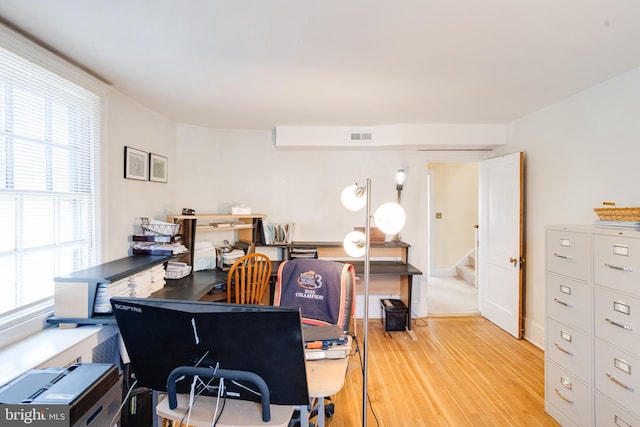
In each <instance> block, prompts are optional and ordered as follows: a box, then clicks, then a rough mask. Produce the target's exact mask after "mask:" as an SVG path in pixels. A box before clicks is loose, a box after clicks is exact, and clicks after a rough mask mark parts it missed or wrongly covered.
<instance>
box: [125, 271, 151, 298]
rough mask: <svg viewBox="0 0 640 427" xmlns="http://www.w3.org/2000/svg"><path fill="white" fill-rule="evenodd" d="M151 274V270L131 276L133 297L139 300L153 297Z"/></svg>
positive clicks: (130, 284) (130, 282)
mask: <svg viewBox="0 0 640 427" xmlns="http://www.w3.org/2000/svg"><path fill="white" fill-rule="evenodd" d="M150 285H151V272H150V270H146V271H143V272H141V273H138V274H135V275H133V276H129V288H130V290H131V296H132V297H137V298H147V297H149V296H150V295H151V288H150Z"/></svg>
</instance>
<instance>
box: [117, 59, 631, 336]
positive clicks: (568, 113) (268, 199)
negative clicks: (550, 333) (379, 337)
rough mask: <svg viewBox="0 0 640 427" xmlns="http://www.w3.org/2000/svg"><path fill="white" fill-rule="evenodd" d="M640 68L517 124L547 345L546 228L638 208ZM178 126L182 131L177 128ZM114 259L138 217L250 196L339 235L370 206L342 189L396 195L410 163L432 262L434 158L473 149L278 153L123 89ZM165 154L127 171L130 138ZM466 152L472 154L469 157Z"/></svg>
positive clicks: (249, 136)
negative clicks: (347, 202)
mask: <svg viewBox="0 0 640 427" xmlns="http://www.w3.org/2000/svg"><path fill="white" fill-rule="evenodd" d="M638 111H640V70H634V71H632V72H629V73H626V74H624V75H621V76H618V77H616V78H614V79H612V80H610V81H607V82H605V83H603V84H601V85H599V86H596V87H594V88H592V89H590V90H588V91H585V92H582V93H580V94H577V95H575V96H573V97H572V98H569V99H567V100H565V101H563V102H561V103H558V104H556V105H552V106H550V107H548V108H545V109H543V110H540V111H538V112H536V113H535V114H531V115H529V116H527V117H524V118H522V119H520V120H518V121H516V122H515V123H513V124H511V125H510V130H509V142H508V145H507V147H505V148H503V149H500V150H498V151H496V153H494V154H497V155H499V154H505V153H510V152H515V151H524V152H525V168H526V174H525V180H526V198H527V200H526V213H527V214H526V232H527V245H526V260H527V271H526V281H527V290H526V303H527V305H526V313H525V315H526V319H525V326H526V334H525V335H526V337H527V339H529V340H530V341H532V342H534V343H535V344H538V345H540V346H543V345H544V343H543V338H542V337H543V328H544V316H545V301H544V299H545V291H544V226H545V225H546V224H550V223H591V222H593V221H594V220H595V219H596V216H595V214H594V213H593V211H592V208H593V207H597V206H599V205H600V203H601V202H602V201H604V200H613V201H615V202H617V203H618V205H619V206H640V191H639V190H638V189H637V188H636V184H637V183H638V182H639V181H640V167H638V159H639V158H640V143H638V141H639V140H640V120H638V117H637V116H638ZM176 128H177V130H176ZM107 130H108V136H107V141H108V156H107V159H108V160H107V161H108V164H107V165H105V166H106V167H107V168H108V170H109V176H108V180H107V182H108V188H107V191H108V195H107V198H106V199H107V204H108V218H107V222H106V223H107V224H108V232H107V234H106V236H105V238H108V239H109V245H108V258H109V259H115V258H119V257H122V256H125V255H126V254H127V250H128V242H127V240H126V239H127V236H128V235H129V234H131V233H132V232H134V231H135V224H136V223H137V222H136V221H137V218H139V217H140V216H143V215H146V216H149V217H156V218H163V217H164V215H166V214H168V213H175V212H177V211H178V209H180V208H182V207H193V208H195V209H196V210H198V211H201V212H204V211H209V210H211V211H218V212H223V211H225V210H227V209H228V208H229V206H230V205H232V204H233V203H245V204H247V205H249V206H250V207H251V208H252V209H253V211H254V212H259V213H265V214H267V215H268V220H270V221H272V222H285V221H286V222H288V221H294V222H295V223H296V231H295V239H298V240H316V239H317V240H341V239H342V237H343V236H344V234H345V233H346V232H347V231H348V230H350V229H351V228H352V227H353V226H360V225H362V224H363V222H364V217H363V214H361V213H351V212H348V211H346V210H345V209H344V208H343V207H342V206H341V204H340V201H339V196H338V195H339V193H340V191H341V190H342V188H343V187H344V186H346V185H347V184H350V183H353V182H354V181H358V182H359V183H363V182H364V179H365V178H367V177H370V178H372V180H373V181H372V187H373V205H374V206H377V205H379V204H381V203H383V202H385V201H388V200H394V199H395V187H394V185H393V174H394V172H395V170H396V169H397V168H400V167H403V168H405V169H407V170H408V180H407V185H406V187H405V188H406V190H405V191H404V193H403V205H404V207H405V209H406V210H407V215H408V222H407V226H406V227H405V229H404V230H403V232H402V237H403V240H405V241H407V242H409V243H410V244H411V245H412V249H411V260H410V261H411V263H412V264H414V265H415V266H416V267H418V268H420V269H421V270H423V271H424V272H426V271H427V250H428V249H427V243H426V234H427V231H426V221H425V220H424V218H426V182H427V179H426V173H427V171H426V169H427V166H426V165H427V162H428V161H456V160H457V161H473V160H477V159H474V158H473V157H474V156H473V155H469V154H447V155H442V154H437V153H427V152H415V151H342V150H339V151H332V150H319V151H313V150H307V151H288V150H287V151H278V150H276V149H275V147H274V145H273V142H272V134H271V132H270V131H249V130H221V129H203V128H199V127H195V126H189V125H177V127H176V126H175V125H174V124H173V123H172V122H170V121H168V120H166V119H164V118H162V117H160V116H158V115H157V114H155V113H154V112H152V111H149V110H147V109H145V108H144V107H141V106H140V105H138V104H137V103H136V102H135V101H132V100H131V99H129V98H127V97H126V96H124V95H121V94H119V93H117V92H116V93H113V94H112V95H111V96H110V98H109V118H108V126H107ZM125 145H131V146H133V147H135V148H139V149H142V150H145V151H153V152H156V153H158V154H162V155H167V157H168V158H169V183H168V184H157V183H150V182H147V183H144V182H137V181H132V180H125V179H124V178H122V174H123V172H122V171H123V166H122V160H123V147H124V146H125ZM463 157H466V158H463ZM414 283H415V286H414V288H415V289H416V291H415V292H414V295H413V301H414V304H418V305H417V307H418V308H417V309H416V311H417V314H419V315H424V314H426V289H424V287H425V286H426V278H424V277H422V278H421V280H416V281H415V282H414Z"/></svg>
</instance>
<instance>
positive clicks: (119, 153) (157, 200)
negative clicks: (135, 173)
mask: <svg viewBox="0 0 640 427" xmlns="http://www.w3.org/2000/svg"><path fill="white" fill-rule="evenodd" d="M104 143H105V147H104V149H103V153H105V156H106V161H105V162H103V164H102V167H103V173H104V175H105V179H104V180H103V181H104V182H105V186H104V187H103V190H104V192H105V193H104V194H103V201H104V203H105V204H106V206H105V207H104V209H103V211H104V212H106V217H105V218H103V240H104V243H105V247H106V251H105V252H104V253H103V260H104V261H105V262H106V261H112V260H114V259H118V258H123V257H125V256H127V255H129V246H130V242H129V236H130V235H131V234H133V233H136V232H138V233H139V232H140V227H139V224H140V217H142V216H146V217H149V218H163V217H164V211H165V210H170V209H173V203H174V198H175V191H176V190H175V189H176V184H175V177H176V176H178V175H179V173H178V172H177V169H176V167H175V164H174V159H175V124H174V123H173V122H171V121H169V120H167V119H165V118H164V117H162V116H160V115H158V114H157V113H155V112H153V111H151V110H149V109H147V108H145V107H143V106H141V105H140V104H138V103H137V102H136V101H134V100H132V99H131V98H129V97H127V96H125V95H123V94H121V93H119V92H117V91H112V92H110V94H109V96H108V99H107V120H106V132H105V142H104ZM125 146H130V147H134V148H137V149H139V150H142V151H146V152H152V153H155V154H160V155H162V156H165V157H167V158H168V159H169V172H168V181H169V182H168V183H167V184H164V183H158V182H150V181H137V180H133V179H125V178H124V147H125ZM181 173H182V171H181V172H180V174H181Z"/></svg>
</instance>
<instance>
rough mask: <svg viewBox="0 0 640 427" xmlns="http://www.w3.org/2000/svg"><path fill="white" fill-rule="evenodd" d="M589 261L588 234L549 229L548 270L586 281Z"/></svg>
mask: <svg viewBox="0 0 640 427" xmlns="http://www.w3.org/2000/svg"><path fill="white" fill-rule="evenodd" d="M589 261H590V260H589V237H588V234H586V233H579V232H575V231H560V230H547V270H549V271H552V272H554V273H558V274H563V275H565V276H569V277H574V278H576V279H579V280H584V281H586V280H588V279H589Z"/></svg>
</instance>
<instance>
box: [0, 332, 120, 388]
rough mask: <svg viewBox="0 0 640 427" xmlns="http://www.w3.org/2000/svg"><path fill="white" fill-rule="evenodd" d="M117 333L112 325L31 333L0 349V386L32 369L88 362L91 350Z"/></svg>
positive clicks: (89, 361)
mask: <svg viewBox="0 0 640 427" xmlns="http://www.w3.org/2000/svg"><path fill="white" fill-rule="evenodd" d="M117 333H118V328H117V326H115V325H96V326H94V325H87V326H80V327H77V328H69V329H60V328H48V329H45V330H43V331H42V332H38V333H36V334H33V335H31V336H29V337H28V338H25V339H23V340H21V341H18V342H16V343H14V344H11V345H9V346H7V347H5V348H3V349H2V350H0V385H4V384H6V383H8V382H10V381H12V380H13V379H15V378H17V377H19V376H20V375H22V374H24V373H26V372H28V371H30V370H32V369H41V368H46V367H64V366H67V365H69V364H71V363H74V362H76V361H80V362H84V363H91V362H92V360H91V359H92V350H93V349H94V348H95V347H96V346H97V345H98V344H100V343H102V342H104V341H105V340H107V339H108V338H111V337H112V336H113V335H115V334H117ZM114 363H115V361H114Z"/></svg>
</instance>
